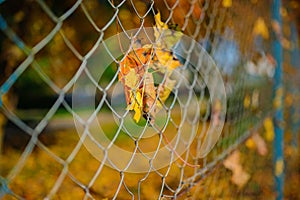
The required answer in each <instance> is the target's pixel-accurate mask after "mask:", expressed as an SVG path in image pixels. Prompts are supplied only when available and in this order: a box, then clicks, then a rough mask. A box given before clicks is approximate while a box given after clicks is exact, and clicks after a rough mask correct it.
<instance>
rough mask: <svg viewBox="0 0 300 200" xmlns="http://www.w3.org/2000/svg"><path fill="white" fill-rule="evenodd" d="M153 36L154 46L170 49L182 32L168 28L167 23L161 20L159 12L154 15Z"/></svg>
mask: <svg viewBox="0 0 300 200" xmlns="http://www.w3.org/2000/svg"><path fill="white" fill-rule="evenodd" d="M154 20H155V26H154V37H155V45H156V48H163V49H168V50H169V49H171V48H172V47H173V46H174V45H175V44H176V43H177V42H178V41H179V39H180V38H181V36H182V35H183V33H182V32H180V31H176V30H172V29H169V27H168V25H167V24H166V23H164V22H162V21H161V15H160V12H158V13H157V14H156V15H155V16H154Z"/></svg>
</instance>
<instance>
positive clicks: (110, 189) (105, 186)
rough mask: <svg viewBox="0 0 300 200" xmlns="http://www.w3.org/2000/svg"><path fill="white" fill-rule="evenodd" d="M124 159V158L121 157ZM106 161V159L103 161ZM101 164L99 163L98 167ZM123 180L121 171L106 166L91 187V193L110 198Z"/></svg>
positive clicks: (95, 195) (96, 196) (97, 196)
mask: <svg viewBox="0 0 300 200" xmlns="http://www.w3.org/2000/svg"><path fill="white" fill-rule="evenodd" d="M120 159H122V158H120ZM103 162H105V161H103ZM98 166H99V165H97V167H98ZM120 181H121V178H120V173H119V172H118V171H116V170H115V169H113V168H111V167H108V166H104V167H103V168H102V170H101V172H100V174H99V175H98V176H97V178H96V180H95V182H94V184H93V185H92V187H91V188H90V189H89V191H90V193H91V194H92V195H93V196H94V197H95V198H97V199H98V198H109V199H111V198H112V197H113V196H114V195H115V192H116V190H117V187H118V185H119V183H120Z"/></svg>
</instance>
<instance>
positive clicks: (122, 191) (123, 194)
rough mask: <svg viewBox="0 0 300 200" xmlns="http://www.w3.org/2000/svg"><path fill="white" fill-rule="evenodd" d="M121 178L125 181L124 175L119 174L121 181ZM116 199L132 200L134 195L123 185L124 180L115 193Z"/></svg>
mask: <svg viewBox="0 0 300 200" xmlns="http://www.w3.org/2000/svg"><path fill="white" fill-rule="evenodd" d="M122 178H124V179H125V174H121V180H122ZM116 194H117V196H116V198H117V199H118V198H120V199H134V193H133V191H132V189H130V188H129V187H128V186H127V184H126V183H125V180H122V185H120V188H119V190H118V191H117V193H116Z"/></svg>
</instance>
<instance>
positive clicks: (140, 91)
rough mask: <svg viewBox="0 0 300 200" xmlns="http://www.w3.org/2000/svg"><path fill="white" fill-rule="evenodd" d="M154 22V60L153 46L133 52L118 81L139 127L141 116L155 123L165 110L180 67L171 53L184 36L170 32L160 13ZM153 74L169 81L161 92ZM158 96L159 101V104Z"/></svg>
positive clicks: (125, 60)
mask: <svg viewBox="0 0 300 200" xmlns="http://www.w3.org/2000/svg"><path fill="white" fill-rule="evenodd" d="M154 19H155V23H156V24H155V26H154V36H155V44H156V45H155V49H156V51H155V54H154V56H151V52H152V51H153V45H147V44H146V45H144V46H143V47H142V48H138V49H134V50H133V51H132V52H130V53H128V55H127V56H126V57H125V58H124V59H123V61H122V62H120V72H119V74H118V78H119V81H120V82H121V83H122V84H123V86H124V93H125V97H126V103H127V109H129V110H133V111H134V112H135V114H134V120H135V121H136V122H137V123H138V122H139V120H140V118H141V116H144V117H145V118H146V117H148V116H149V115H148V114H150V119H151V122H153V121H154V119H155V115H156V113H158V112H159V111H160V110H161V108H162V105H161V102H162V103H164V102H165V101H166V99H167V98H168V97H169V95H170V93H171V91H172V89H173V87H174V85H175V81H173V80H171V79H170V76H171V74H172V71H173V70H174V69H176V68H177V67H179V66H180V65H181V63H180V62H179V61H178V60H177V59H176V58H175V57H174V56H173V54H172V53H171V52H170V49H171V47H173V46H174V45H175V44H176V43H177V42H178V41H179V39H180V37H181V36H182V33H181V32H177V31H174V30H170V29H168V26H167V25H166V24H165V23H164V22H162V21H161V16H160V13H159V12H158V13H157V14H156V15H155V16H154ZM150 69H151V70H152V72H150ZM152 73H161V74H165V73H166V76H167V77H166V80H165V82H164V83H163V84H160V85H159V86H158V87H159V88H160V89H159V90H157V89H156V87H155V84H154V79H153V74H152ZM158 91H159V94H158ZM157 96H158V97H159V98H160V101H158V100H156V99H157Z"/></svg>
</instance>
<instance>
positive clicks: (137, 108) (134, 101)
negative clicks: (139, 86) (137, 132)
mask: <svg viewBox="0 0 300 200" xmlns="http://www.w3.org/2000/svg"><path fill="white" fill-rule="evenodd" d="M142 105H143V98H142V95H141V92H140V91H137V92H134V93H133V92H132V93H131V94H130V104H129V105H128V107H127V109H128V110H133V111H134V112H135V114H134V116H133V119H134V120H135V121H136V122H137V123H138V122H139V121H140V119H141V116H142V108H143V107H142Z"/></svg>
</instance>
